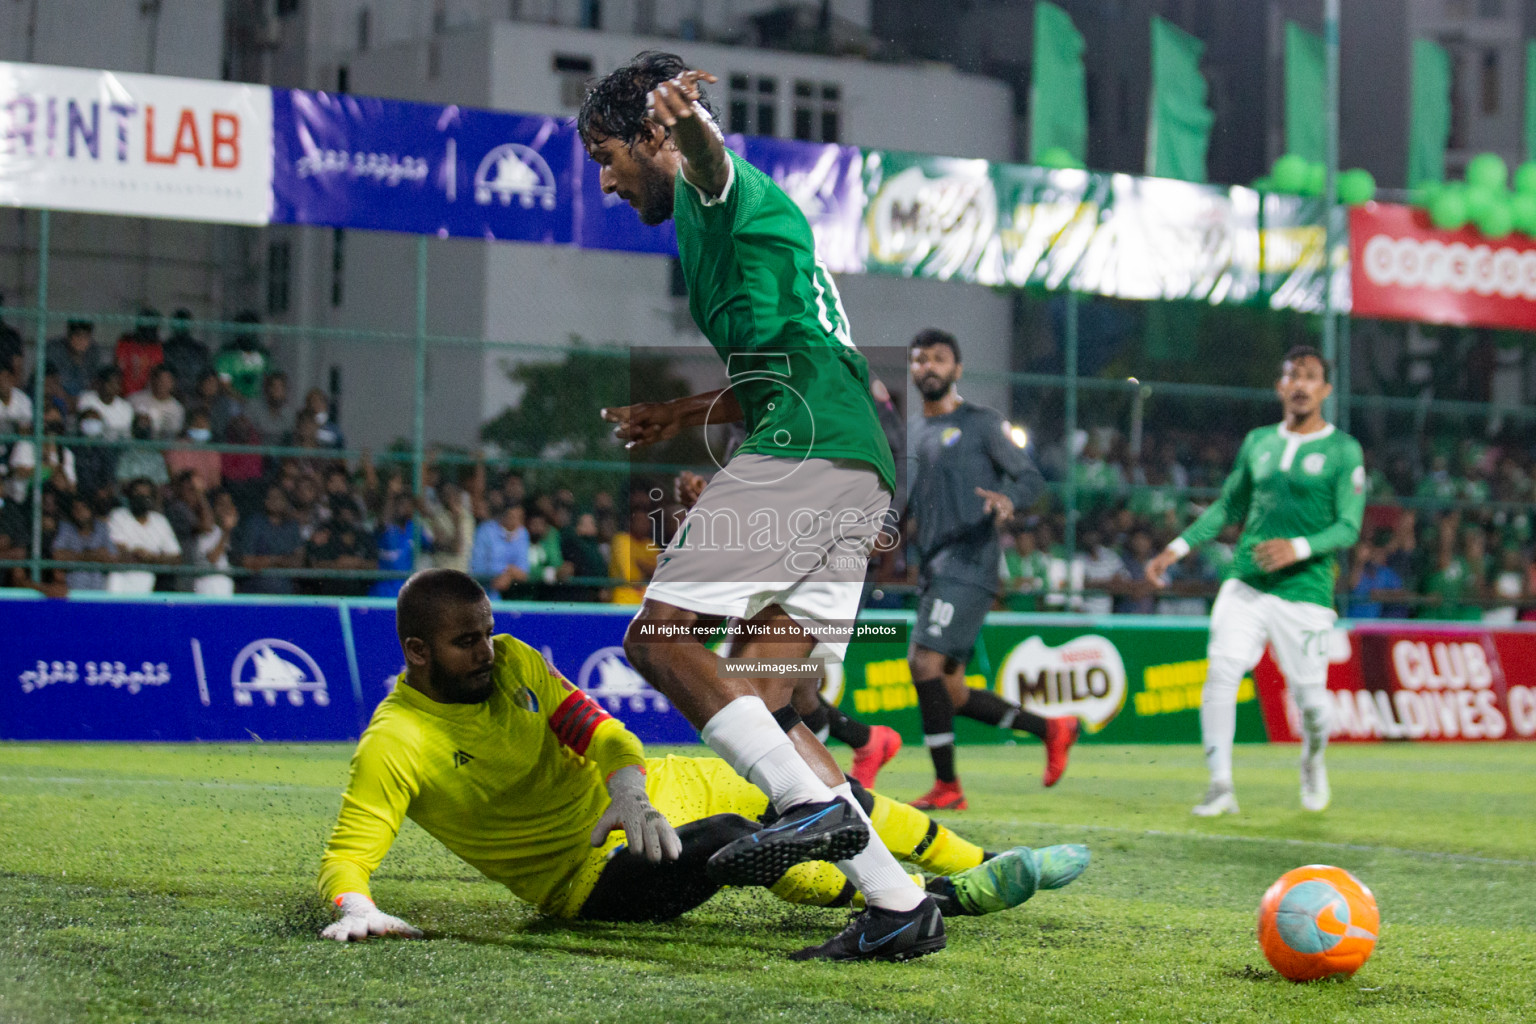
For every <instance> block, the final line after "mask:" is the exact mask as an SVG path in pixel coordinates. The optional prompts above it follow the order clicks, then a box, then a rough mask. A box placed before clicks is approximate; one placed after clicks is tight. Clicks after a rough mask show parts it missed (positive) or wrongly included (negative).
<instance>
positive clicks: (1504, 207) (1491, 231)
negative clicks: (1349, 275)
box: [1477, 199, 1515, 238]
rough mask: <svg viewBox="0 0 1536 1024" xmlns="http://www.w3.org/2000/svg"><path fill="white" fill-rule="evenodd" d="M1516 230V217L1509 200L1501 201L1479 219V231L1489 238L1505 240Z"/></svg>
mask: <svg viewBox="0 0 1536 1024" xmlns="http://www.w3.org/2000/svg"><path fill="white" fill-rule="evenodd" d="M1514 229H1515V217H1514V214H1513V213H1511V212H1510V209H1509V203H1508V201H1507V200H1503V199H1500V200H1498V201H1497V202H1495V203H1494V204H1493V205H1492V206H1490V207H1488V209H1487V210H1485V211H1483V215H1482V216H1481V217H1479V218H1477V230H1479V231H1481V232H1482V233H1483V234H1484V235H1487V236H1488V237H1489V238H1503V237H1505V236H1506V235H1508V234H1509V233H1510V232H1511V231H1513V230H1514Z"/></svg>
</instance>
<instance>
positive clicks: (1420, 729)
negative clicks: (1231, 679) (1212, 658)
mask: <svg viewBox="0 0 1536 1024" xmlns="http://www.w3.org/2000/svg"><path fill="white" fill-rule="evenodd" d="M1329 658H1330V661H1331V663H1332V664H1331V665H1330V666H1329V670H1328V691H1329V696H1330V697H1331V698H1332V699H1333V738H1334V739H1336V740H1365V741H1373V740H1441V741H1444V740H1482V741H1490V740H1529V739H1533V738H1536V627H1521V626H1504V627H1500V628H1497V629H1493V628H1486V627H1484V626H1481V625H1466V626H1462V625H1455V624H1448V623H1425V624H1423V625H1422V626H1418V625H1415V624H1413V623H1395V624H1394V623H1385V622H1382V623H1355V624H1353V625H1351V626H1350V627H1349V628H1348V629H1336V630H1334V632H1333V635H1332V638H1331V640H1330V649H1329ZM1254 677H1255V679H1256V680H1257V683H1258V691H1259V701H1260V705H1261V707H1262V708H1263V712H1264V725H1265V728H1266V729H1267V731H1268V735H1269V738H1270V739H1271V740H1274V741H1282V742H1284V741H1292V742H1293V741H1296V740H1297V739H1298V738H1299V737H1300V728H1299V724H1298V722H1299V719H1298V716H1297V712H1296V706H1295V704H1294V702H1293V701H1291V700H1290V698H1289V696H1288V695H1287V693H1286V690H1285V685H1284V681H1283V679H1282V677H1281V675H1280V670H1279V669H1278V668H1277V667H1276V666H1275V664H1274V661H1273V660H1272V659H1271V658H1270V657H1269V656H1268V655H1266V656H1265V659H1264V661H1263V662H1262V663H1260V665H1259V667H1258V668H1257V669H1256V670H1255V672H1254Z"/></svg>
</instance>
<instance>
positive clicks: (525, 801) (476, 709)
mask: <svg viewBox="0 0 1536 1024" xmlns="http://www.w3.org/2000/svg"><path fill="white" fill-rule="evenodd" d="M494 644H495V650H496V660H495V668H494V677H495V681H496V686H495V690H494V692H493V693H492V694H491V697H490V698H489V699H488V700H486V701H485V702H483V703H480V704H439V703H437V702H436V701H434V700H432V699H430V698H429V697H427V696H426V695H425V694H423V693H422V692H421V691H420V690H417V689H416V688H414V687H412V686H410V685H408V684H406V683H405V682H404V678H403V677H402V678H401V680H400V681H399V682H397V684H396V686H395V689H394V691H393V692H392V693H391V694H390V695H389V696H388V697H385V698H384V700H383V701H382V702H380V704H379V706H378V708H377V709H375V711H374V713H373V719H372V721H370V722H369V724H368V728H367V729H366V730H365V731H364V732H363V736H362V739H361V740H359V741H358V744H357V751H356V753H354V754H353V755H352V769H351V777H350V778H349V780H348V782H347V789H346V792H345V793H344V794H343V796H342V801H341V813H340V815H339V816H338V818H337V821H336V827H335V829H334V830H333V831H332V832H331V838H330V841H329V842H327V843H326V847H325V854H324V856H323V857H322V859H321V862H320V881H319V886H320V890H321V892H323V893H324V894H325V896H326V898H327V899H335V898H336V897H337V896H339V895H341V894H342V893H344V892H359V893H363V894H365V895H369V888H368V879H369V876H371V875H372V874H373V871H374V869H375V868H377V867H378V866H379V862H380V861H382V860H383V859H384V855H385V853H387V852H388V851H389V847H390V845H391V844H392V843H393V842H394V839H395V836H396V834H397V833H398V832H399V830H400V825H401V823H402V822H403V821H404V819H406V818H410V819H411V820H412V821H414V822H416V824H418V825H420V826H421V827H422V828H424V829H426V830H427V832H428V833H430V834H431V835H432V836H433V837H434V838H436V839H437V840H438V841H439V842H441V843H442V844H443V845H444V846H446V847H448V849H450V850H452V851H453V852H454V853H455V854H457V855H458V856H459V857H461V858H463V860H464V861H465V862H466V863H468V864H469V865H470V866H471V867H474V868H475V869H476V870H478V871H480V872H481V873H482V874H484V875H485V876H486V877H487V878H490V879H492V880H493V881H496V882H500V883H502V884H503V885H505V886H506V887H507V888H508V889H510V890H512V892H513V893H514V894H515V895H517V896H518V897H520V898H522V899H524V900H527V901H528V902H529V903H532V904H534V905H535V906H537V907H539V908H540V909H541V910H544V911H546V912H548V913H556V914H564V915H569V914H571V913H574V908H572V907H571V906H568V904H570V903H571V902H572V901H573V899H575V898H577V897H580V898H585V893H578V892H576V891H575V889H576V887H577V885H578V875H580V874H581V869H582V866H583V864H584V863H585V862H586V861H587V860H588V859H589V858H590V857H591V855H592V854H593V852H594V851H593V850H592V847H591V846H590V845H589V839H590V835H591V832H592V828H593V826H594V825H595V824H596V823H597V819H598V818H599V817H600V816H601V814H602V812H603V810H604V809H605V808H606V807H607V806H608V791H607V788H606V787H605V785H604V780H606V779H607V777H608V776H609V775H611V774H612V773H613V772H615V771H617V770H618V769H620V768H623V767H626V766H629V765H639V766H642V767H643V766H644V765H645V756H644V753H643V750H642V748H641V745H640V741H639V740H638V739H636V738H635V736H634V735H633V734H632V733H630V732H629V730H627V729H625V728H624V726H623V725H622V724H620V723H619V721H618V720H617V719H615V718H613V717H612V716H610V715H609V714H608V713H607V712H605V711H604V710H603V709H602V708H601V707H600V706H598V705H597V704H596V703H595V702H593V701H592V699H591V698H589V697H587V696H586V694H584V693H582V692H581V691H580V690H578V689H577V688H576V687H575V686H573V685H571V683H570V682H569V681H567V680H566V679H565V678H564V677H562V676H561V675H560V674H559V673H558V672H555V671H553V670H551V669H550V667H549V666H548V665H547V664H546V663H545V661H544V659H543V657H542V656H541V655H540V654H539V652H537V651H535V650H534V649H533V648H531V647H529V646H528V645H527V644H525V643H523V642H522V641H520V640H517V639H515V638H513V637H510V636H497V637H496V638H495V639H494ZM586 887H588V888H589V887H590V881H587V882H586Z"/></svg>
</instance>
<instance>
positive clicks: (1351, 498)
mask: <svg viewBox="0 0 1536 1024" xmlns="http://www.w3.org/2000/svg"><path fill="white" fill-rule="evenodd" d="M1364 517H1365V462H1364V457H1363V455H1362V454H1361V451H1360V443H1359V442H1358V441H1356V440H1355V439H1354V438H1352V437H1350V436H1349V435H1348V434H1346V433H1344V432H1343V431H1341V430H1338V429H1336V428H1335V427H1334V426H1333V424H1331V423H1330V424H1329V425H1328V426H1326V427H1324V428H1323V429H1322V430H1319V431H1315V432H1313V433H1311V434H1293V433H1291V432H1290V431H1288V430H1286V429H1285V427H1284V425H1280V424H1277V425H1275V426H1270V427H1260V428H1259V429H1257V430H1253V431H1250V432H1249V434H1248V436H1247V437H1246V438H1244V439H1243V447H1242V448H1241V449H1240V450H1239V451H1238V453H1237V465H1236V466H1235V467H1234V468H1233V470H1232V475H1231V476H1229V477H1227V480H1226V483H1224V484H1222V487H1221V497H1220V498H1218V499H1217V500H1216V501H1215V503H1213V504H1212V505H1211V507H1210V508H1208V509H1206V510H1205V512H1204V513H1203V514H1201V516H1200V518H1198V519H1196V520H1195V521H1194V522H1193V523H1191V524H1190V526H1189V529H1187V530H1185V531H1184V533H1183V534H1182V535H1181V536H1182V539H1183V540H1184V542H1185V543H1187V544H1188V545H1189V546H1190V547H1191V548H1196V547H1199V546H1200V545H1201V544H1204V543H1205V542H1207V541H1209V540H1211V539H1212V538H1214V537H1215V536H1216V535H1217V534H1218V533H1220V532H1221V529H1222V527H1223V526H1225V525H1226V524H1228V523H1234V522H1238V521H1239V520H1241V521H1242V523H1243V534H1242V537H1241V538H1239V539H1238V542H1237V551H1236V552H1235V553H1234V555H1233V558H1232V564H1231V565H1230V566H1228V567H1227V571H1226V575H1227V576H1228V577H1232V578H1236V579H1240V580H1242V581H1243V582H1244V583H1247V584H1248V585H1249V586H1251V587H1253V588H1255V589H1257V590H1262V591H1264V592H1265V593H1269V594H1274V595H1275V596H1276V597H1283V598H1285V599H1286V600H1289V601H1307V602H1310V603H1312V604H1320V605H1323V606H1324V607H1328V608H1331V607H1333V587H1334V581H1335V579H1336V578H1337V575H1338V567H1337V565H1336V564H1335V562H1334V559H1333V558H1332V555H1333V553H1334V552H1335V551H1338V550H1340V549H1341V548H1347V547H1350V546H1352V545H1353V544H1354V543H1355V541H1356V540H1358V539H1359V537H1360V521H1361V520H1362V519H1363V518H1364ZM1275 538H1284V539H1286V540H1293V539H1296V538H1301V539H1302V540H1304V541H1305V542H1306V546H1307V547H1308V548H1310V554H1308V555H1307V557H1305V558H1303V559H1302V560H1301V561H1299V562H1297V563H1295V564H1294V565H1289V566H1286V567H1285V568H1284V569H1281V570H1280V571H1279V572H1272V573H1266V572H1264V571H1262V570H1261V569H1260V568H1259V567H1258V565H1257V564H1256V563H1255V562H1254V560H1253V549H1254V548H1255V547H1256V546H1257V545H1259V544H1261V543H1263V542H1264V541H1266V540H1273V539H1275Z"/></svg>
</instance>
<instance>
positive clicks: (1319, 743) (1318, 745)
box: [1291, 683, 1333, 761]
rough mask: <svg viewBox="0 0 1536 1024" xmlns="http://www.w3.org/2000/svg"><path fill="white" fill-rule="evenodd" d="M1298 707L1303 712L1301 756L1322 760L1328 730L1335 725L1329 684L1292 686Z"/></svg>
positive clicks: (1305, 758)
mask: <svg viewBox="0 0 1536 1024" xmlns="http://www.w3.org/2000/svg"><path fill="white" fill-rule="evenodd" d="M1291 692H1292V695H1293V696H1294V697H1295V698H1296V709H1297V710H1298V711H1300V712H1301V757H1302V760H1304V761H1305V760H1311V759H1313V758H1316V759H1317V760H1319V761H1321V760H1322V757H1323V751H1324V750H1325V749H1327V747H1328V730H1329V729H1330V728H1331V727H1332V725H1333V703H1332V701H1330V700H1329V699H1328V686H1327V684H1326V683H1323V684H1316V683H1314V684H1312V685H1310V686H1296V687H1292V690H1291Z"/></svg>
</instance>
